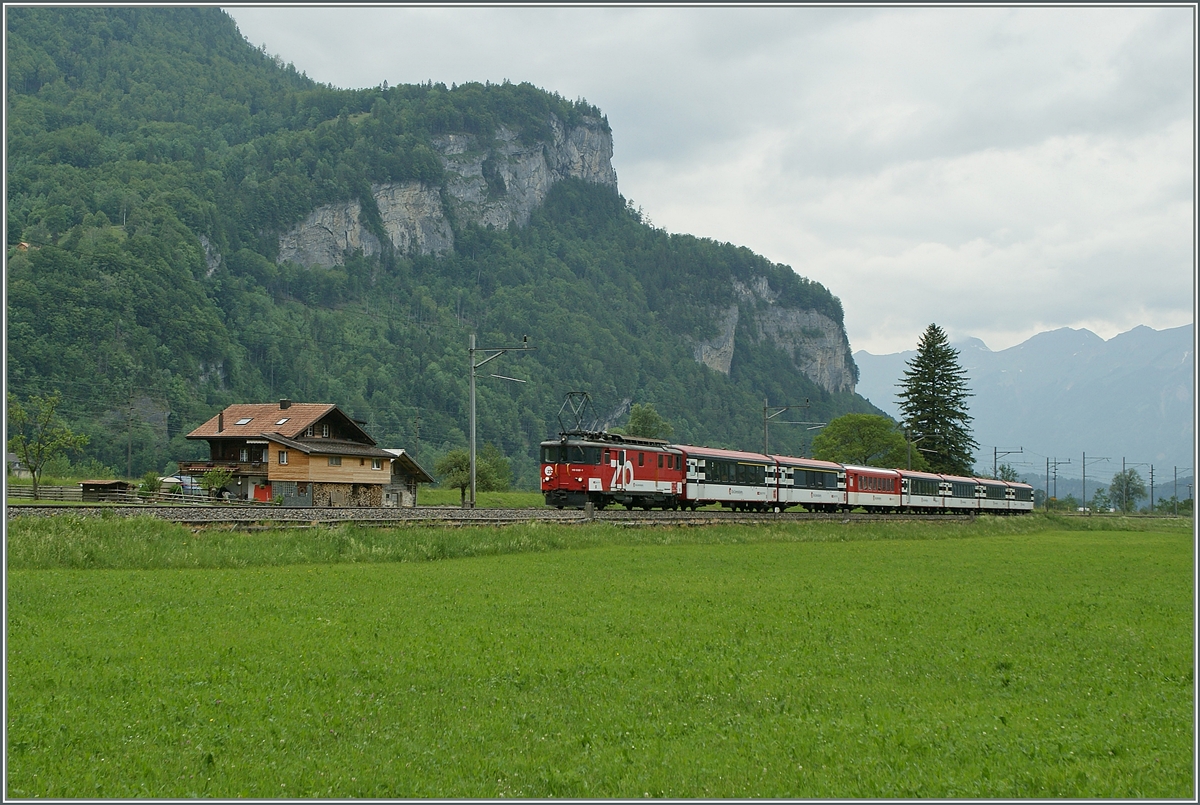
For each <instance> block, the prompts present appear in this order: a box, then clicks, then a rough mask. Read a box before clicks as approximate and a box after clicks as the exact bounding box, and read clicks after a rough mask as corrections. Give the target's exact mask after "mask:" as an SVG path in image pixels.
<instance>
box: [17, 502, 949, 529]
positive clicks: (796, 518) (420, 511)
mask: <svg viewBox="0 0 1200 805" xmlns="http://www.w3.org/2000/svg"><path fill="white" fill-rule="evenodd" d="M71 515H74V516H76V517H155V518H158V519H160V520H166V521H169V522H173V523H180V524H184V525H191V526H233V527H238V526H242V527H254V528H264V527H268V528H270V527H273V528H293V527H299V526H307V527H312V526H321V525H337V524H339V523H354V524H356V525H365V526H381V527H383V526H405V525H409V526H412V525H431V526H433V525H436V526H473V525H475V526H481V525H490V526H495V525H511V524H515V523H528V522H547V523H564V524H569V523H592V522H595V523H613V524H616V525H628V526H641V525H687V526H704V525H732V524H763V523H788V522H836V523H856V522H879V521H888V520H892V521H897V522H913V521H916V520H932V521H936V522H942V523H945V522H954V521H960V522H961V521H970V520H971V519H973V515H969V514H934V515H922V514H861V513H849V514H844V513H838V514H827V513H816V512H780V513H778V514H775V513H756V512H734V511H728V510H711V511H705V510H699V511H694V512H693V511H637V510H635V511H625V510H621V509H618V510H606V511H586V510H580V509H550V508H546V509H460V508H457V507H448V506H417V507H415V508H411V509H397V508H369V509H364V508H356V509H349V508H346V509H290V508H281V507H279V506H238V507H230V506H156V505H152V504H148V505H129V506H121V505H115V506H114V505H95V506H88V505H83V506H32V505H20V506H9V507H8V510H7V516H8V519H9V520H13V519H16V518H19V517H62V516H71Z"/></svg>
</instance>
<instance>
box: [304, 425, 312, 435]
mask: <svg viewBox="0 0 1200 805" xmlns="http://www.w3.org/2000/svg"><path fill="white" fill-rule="evenodd" d="M304 435H305V436H312V425H309V426H308V427H307V428H305V429H304Z"/></svg>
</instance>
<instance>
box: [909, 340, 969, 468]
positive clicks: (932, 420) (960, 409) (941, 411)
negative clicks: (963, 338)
mask: <svg viewBox="0 0 1200 805" xmlns="http://www.w3.org/2000/svg"><path fill="white" fill-rule="evenodd" d="M897 385H898V387H899V388H900V389H901V391H900V393H899V394H897V395H896V397H897V398H898V399H899V402H900V411H901V412H902V413H903V415H904V424H906V425H907V427H908V431H909V438H911V439H913V440H914V442H917V441H919V443H920V449H921V451H922V452H923V453H924V454H925V460H926V461H927V462H929V466H930V468H931V469H932V470H933V471H934V472H943V473H947V474H950V475H971V474H972V473H973V467H974V463H975V462H974V451H975V448H976V447H978V446H979V445H978V443H976V441H975V440H974V439H972V438H971V428H970V422H971V415H970V414H969V413H967V398H968V397H971V396H974V395H972V394H971V391H970V390H969V389H968V388H967V372H966V370H965V369H963V368H962V367H961V366H960V365H959V363H958V351H957V350H955V349H954V348H952V347H951V346H950V343H949V341H948V340H947V339H946V333H945V331H944V330H942V328H941V327H938V326H937V325H936V324H931V325H929V327H927V328H926V329H925V332H924V334H922V336H921V341H920V343H918V344H917V354H916V357H914V358H913V359H912V360H911V361H909V362H908V369H906V370H905V372H904V378H903V380H902V381H901V382H900V383H898V384H897Z"/></svg>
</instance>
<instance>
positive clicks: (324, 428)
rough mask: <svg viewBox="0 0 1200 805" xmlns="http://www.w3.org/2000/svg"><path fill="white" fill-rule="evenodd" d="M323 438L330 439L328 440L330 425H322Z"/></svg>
mask: <svg viewBox="0 0 1200 805" xmlns="http://www.w3.org/2000/svg"><path fill="white" fill-rule="evenodd" d="M321 438H322V439H328V438H329V426H328V425H322V426H321Z"/></svg>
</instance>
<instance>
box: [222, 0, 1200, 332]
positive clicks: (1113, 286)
mask: <svg viewBox="0 0 1200 805" xmlns="http://www.w3.org/2000/svg"><path fill="white" fill-rule="evenodd" d="M226 10H227V11H228V12H229V13H230V14H231V15H232V16H233V18H234V19H235V20H236V21H237V23H238V26H239V28H240V29H241V31H242V33H243V34H244V35H245V36H246V38H247V39H249V40H250V42H251V44H253V45H255V46H259V45H265V46H266V48H267V51H268V52H269V53H271V54H274V55H278V56H280V57H282V58H283V60H284V61H285V62H287V61H290V62H292V63H294V64H295V65H296V67H297V69H299V70H302V71H304V72H306V73H307V74H308V75H309V77H311V78H313V79H315V80H317V81H320V82H323V83H328V84H332V85H334V86H336V87H342V88H355V87H370V86H377V85H379V84H381V83H382V82H384V81H387V82H388V84H401V83H417V82H423V81H426V80H433V81H435V82H443V83H445V84H447V85H449V84H451V83H464V82H467V81H491V82H493V83H498V82H501V81H504V80H506V79H507V80H510V81H513V82H516V83H519V82H522V81H528V82H530V83H532V84H535V85H537V86H539V87H542V88H544V89H546V90H550V91H553V92H557V93H558V94H560V95H562V96H564V97H566V98H569V99H575V98H584V99H586V100H587V101H588V102H590V103H592V104H594V105H596V106H598V107H599V108H600V109H601V111H603V112H604V113H605V114H606V115H607V116H608V121H609V124H610V125H611V126H612V130H613V139H614V144H615V145H614V148H615V152H614V155H613V165H614V167H615V168H616V171H617V180H618V187H619V189H620V192H621V194H622V195H624V196H625V198H627V199H629V200H631V201H632V202H633V203H634V205H635V206H639V207H641V208H642V210H643V211H644V213H645V214H646V215H647V216H648V217H649V219H650V220H651V221H652V222H653V223H654V225H655V226H657V227H660V228H662V229H665V230H667V231H669V232H680V233H690V234H693V235H697V236H700V237H707V238H713V239H716V240H719V241H729V242H731V243H734V244H737V245H739V246H746V247H748V248H750V249H751V250H753V251H755V252H757V253H759V254H762V255H764V256H765V257H767V258H768V259H770V260H772V261H774V262H778V263H784V264H787V265H789V266H791V267H792V268H793V269H795V270H796V271H797V272H798V273H799V274H801V275H802V276H805V277H809V278H811V279H813V280H816V281H818V282H820V283H822V284H823V285H825V286H826V287H827V288H829V289H830V290H831V291H832V292H833V293H834V294H836V295H837V296H838V297H840V298H841V300H842V304H843V307H844V308H845V311H846V329H847V331H848V333H849V336H850V344H851V347H852V348H853V349H854V350H856V351H857V350H860V349H865V350H867V351H868V352H872V353H875V354H882V353H889V352H899V351H902V350H905V349H912V348H914V347H915V345H916V342H917V339H918V337H919V335H920V333H921V331H922V330H924V328H925V327H926V326H927V325H928V324H929V323H930V322H936V323H938V324H940V325H941V326H942V327H944V328H945V329H946V330H947V331H948V332H949V334H950V337H951V339H952V340H958V339H960V338H963V337H966V336H974V337H977V338H981V339H983V341H984V342H985V343H986V344H987V345H988V346H989V347H990V348H991V349H993V350H999V349H1004V348H1007V347H1010V346H1013V345H1015V344H1018V343H1020V342H1021V341H1023V340H1025V339H1026V338H1028V337H1029V336H1031V335H1033V334H1035V333H1038V332H1041V331H1043V330H1051V329H1055V328H1059V327H1075V328H1080V327H1085V328H1087V329H1089V330H1092V331H1093V332H1095V333H1097V334H1099V335H1100V336H1102V337H1104V338H1111V337H1112V336H1114V335H1116V334H1117V333H1120V332H1124V331H1126V330H1129V329H1131V328H1133V327H1135V326H1137V325H1139V324H1145V325H1148V326H1150V327H1153V328H1155V329H1164V328H1167V327H1177V326H1180V325H1183V324H1187V323H1189V322H1192V321H1193V315H1194V314H1193V310H1194V307H1193V301H1194V295H1195V287H1194V276H1193V274H1194V259H1195V258H1194V250H1193V245H1194V243H1195V232H1194V228H1193V223H1194V218H1195V207H1194V203H1193V197H1194V192H1195V189H1194V177H1195V160H1194V153H1195V123H1194V121H1195V103H1194V98H1195V88H1194V85H1193V78H1194V73H1195V53H1194V35H1195V30H1196V29H1195V20H1194V12H1193V9H1192V8H1190V7H1175V8H1145V9H1144V8H1139V7H1131V8H1114V7H1100V8H801V7H792V8H787V7H772V8H703V7H701V8H697V7H691V8H635V7H622V8H617V7H607V8H573V7H562V8H515V7H501V8H465V7H440V8H428V7H426V8H415V7H365V8H345V7H338V8H332V7H319V6H308V7H290V8H281V7H259V8H252V7H236V6H230V7H226Z"/></svg>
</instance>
